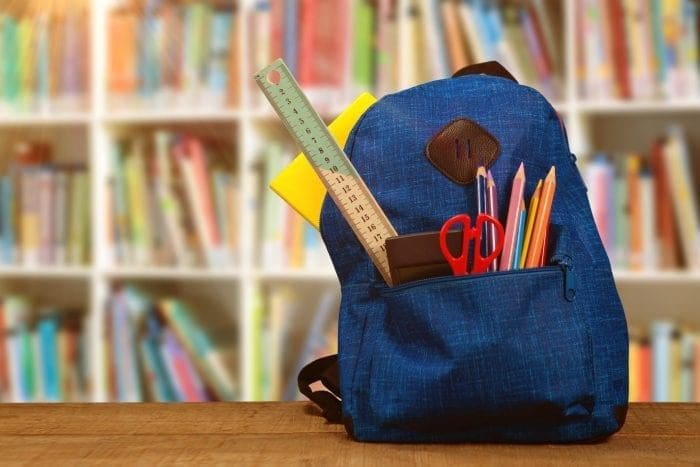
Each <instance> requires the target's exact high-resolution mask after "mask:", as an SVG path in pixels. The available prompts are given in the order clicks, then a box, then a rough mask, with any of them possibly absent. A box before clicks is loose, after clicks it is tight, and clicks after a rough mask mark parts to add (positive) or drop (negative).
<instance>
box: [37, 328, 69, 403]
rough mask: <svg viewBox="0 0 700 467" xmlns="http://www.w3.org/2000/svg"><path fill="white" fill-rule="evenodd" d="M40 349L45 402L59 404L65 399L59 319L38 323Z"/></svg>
mask: <svg viewBox="0 0 700 467" xmlns="http://www.w3.org/2000/svg"><path fill="white" fill-rule="evenodd" d="M37 326H38V329H37V333H38V335H39V348H40V352H39V354H40V355H41V369H40V371H41V373H42V379H43V388H44V391H43V392H44V400H45V401H47V402H58V401H60V400H62V399H63V397H62V395H61V387H60V377H59V374H60V368H59V359H58V358H57V356H58V355H57V354H58V319H57V318H56V317H48V318H44V319H42V320H41V321H39V323H38V325H37Z"/></svg>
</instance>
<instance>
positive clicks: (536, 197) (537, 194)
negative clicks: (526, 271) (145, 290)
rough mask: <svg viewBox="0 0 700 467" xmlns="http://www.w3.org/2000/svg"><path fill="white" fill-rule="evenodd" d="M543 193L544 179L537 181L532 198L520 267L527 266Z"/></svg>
mask: <svg viewBox="0 0 700 467" xmlns="http://www.w3.org/2000/svg"><path fill="white" fill-rule="evenodd" d="M541 194H542V179H540V180H539V181H538V182H537V187H535V192H534V193H533V194H532V198H530V208H529V209H528V210H527V212H529V213H530V215H529V216H527V227H526V228H525V238H524V239H523V252H522V253H521V254H520V269H523V268H524V267H525V260H526V259H527V250H528V246H530V237H532V226H533V225H534V224H535V214H536V213H537V205H538V204H539V203H540V195H541Z"/></svg>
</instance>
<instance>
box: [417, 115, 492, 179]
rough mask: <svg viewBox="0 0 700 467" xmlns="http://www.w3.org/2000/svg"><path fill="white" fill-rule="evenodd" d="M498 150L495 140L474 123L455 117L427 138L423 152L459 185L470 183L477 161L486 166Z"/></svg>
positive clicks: (490, 162) (487, 166) (490, 164)
mask: <svg viewBox="0 0 700 467" xmlns="http://www.w3.org/2000/svg"><path fill="white" fill-rule="evenodd" d="M500 152H501V147H500V145H499V144H498V140H497V139H496V138H494V137H493V135H491V133H489V132H488V131H486V130H485V129H484V128H482V127H481V126H480V125H479V124H478V123H476V122H474V121H472V120H469V119H466V118H459V119H457V120H454V121H452V122H450V123H449V124H448V125H446V126H444V127H443V128H442V129H441V130H440V131H438V133H437V134H436V135H435V136H433V138H431V140H430V141H429V142H428V144H427V146H426V148H425V155H426V157H427V158H428V160H429V161H430V163H431V164H433V165H434V166H435V168H437V169H438V170H439V171H440V172H442V173H443V175H445V176H446V177H447V178H449V179H450V180H452V181H453V182H455V183H458V184H460V185H467V184H469V183H471V182H472V181H473V180H474V178H475V177H476V170H477V169H478V167H479V165H482V164H483V165H484V167H486V168H487V169H488V168H489V167H491V166H492V165H493V163H494V162H495V161H496V159H497V158H498V155H499V154H500Z"/></svg>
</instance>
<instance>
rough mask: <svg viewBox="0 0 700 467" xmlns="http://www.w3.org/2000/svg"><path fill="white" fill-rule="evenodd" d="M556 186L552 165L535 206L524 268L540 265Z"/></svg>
mask: <svg viewBox="0 0 700 467" xmlns="http://www.w3.org/2000/svg"><path fill="white" fill-rule="evenodd" d="M556 187H557V179H556V173H555V169H554V166H552V168H551V169H549V173H548V174H547V177H546V178H545V179H544V183H543V184H542V193H541V195H540V202H539V206H537V217H535V225H534V226H533V228H532V236H531V238H530V245H529V246H528V251H527V260H525V267H526V268H536V267H538V266H539V265H540V258H541V256H542V249H543V248H544V237H545V234H546V231H547V228H548V226H549V215H550V213H551V212H552V201H553V200H554V190H555V189H556Z"/></svg>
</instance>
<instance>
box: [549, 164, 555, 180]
mask: <svg viewBox="0 0 700 467" xmlns="http://www.w3.org/2000/svg"><path fill="white" fill-rule="evenodd" d="M555 176H556V169H555V167H554V166H552V168H551V169H549V173H548V174H547V178H549V179H552V178H554V177H555Z"/></svg>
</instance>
